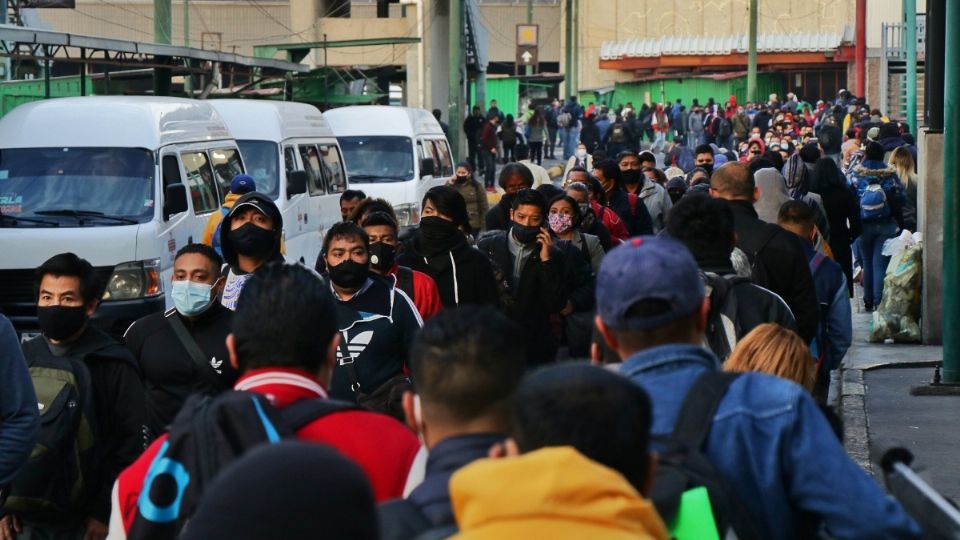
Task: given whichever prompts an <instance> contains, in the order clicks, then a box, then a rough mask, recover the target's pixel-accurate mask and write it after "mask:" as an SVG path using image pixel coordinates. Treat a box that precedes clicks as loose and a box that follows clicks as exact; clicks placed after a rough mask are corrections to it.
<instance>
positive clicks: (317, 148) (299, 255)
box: [209, 99, 347, 267]
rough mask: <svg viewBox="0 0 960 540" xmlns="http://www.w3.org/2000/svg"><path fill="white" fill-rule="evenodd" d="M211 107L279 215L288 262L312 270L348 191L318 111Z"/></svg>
mask: <svg viewBox="0 0 960 540" xmlns="http://www.w3.org/2000/svg"><path fill="white" fill-rule="evenodd" d="M209 103H210V105H211V106H212V107H213V108H214V109H216V111H217V112H218V113H220V116H221V117H222V118H223V121H224V122H225V123H226V124H227V129H229V130H230V134H231V135H233V137H234V138H235V139H236V141H237V145H238V146H239V147H240V154H241V155H242V156H243V163H244V165H245V166H246V170H247V174H249V175H250V176H252V177H253V179H254V180H255V181H256V183H257V191H259V192H261V193H265V194H267V195H269V196H270V198H272V199H273V200H274V201H275V202H276V203H277V207H278V208H279V209H280V212H281V214H283V234H284V242H285V245H286V256H287V258H288V259H290V260H297V261H300V262H303V263H305V264H307V265H308V266H310V267H312V266H313V263H314V261H316V260H317V256H318V255H319V254H320V247H321V245H322V242H323V235H324V234H326V230H327V229H328V228H329V227H330V226H331V225H333V224H334V223H336V222H338V221H340V194H341V193H343V192H344V191H346V189H347V175H346V171H345V170H344V165H343V159H342V157H341V154H340V147H339V146H338V145H337V139H336V138H335V137H334V136H333V130H331V129H330V126H329V125H328V124H327V122H326V120H324V118H323V115H322V114H320V111H319V110H317V108H316V107H314V106H312V105H307V104H305V103H293V102H289V101H264V100H252V99H214V100H211V101H210V102H209ZM304 183H305V185H306V192H304V187H303V186H304Z"/></svg>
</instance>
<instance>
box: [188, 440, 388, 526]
mask: <svg viewBox="0 0 960 540" xmlns="http://www.w3.org/2000/svg"><path fill="white" fill-rule="evenodd" d="M378 534H379V532H378V526H377V512H376V503H375V502H374V498H373V490H372V489H371V488H370V484H369V482H368V481H367V477H366V475H364V473H363V471H362V470H361V469H360V467H359V466H357V465H356V464H355V463H353V462H352V461H350V460H349V459H347V458H345V457H343V456H342V455H341V454H340V453H338V452H337V451H336V450H334V449H333V448H331V447H329V446H326V445H323V444H317V443H304V442H296V441H284V442H281V443H278V444H269V445H263V446H260V447H258V448H255V449H253V450H251V451H250V452H248V453H247V454H246V455H244V456H243V457H242V458H240V459H238V460H236V461H234V462H233V463H231V464H230V465H229V466H227V467H225V468H224V469H223V470H222V471H221V472H220V473H219V474H218V475H217V477H216V479H215V480H214V481H213V483H212V484H210V486H209V487H208V488H207V489H206V490H205V491H204V494H203V499H202V500H201V501H200V505H199V506H198V507H197V511H196V513H195V514H194V515H193V517H192V518H191V519H190V521H188V522H187V525H186V527H185V528H184V530H183V533H182V534H181V535H180V538H181V540H200V539H203V540H210V539H218V538H224V539H226V538H229V539H230V540H248V539H249V540H255V539H256V540H262V539H264V538H284V539H285V540H315V539H317V538H323V539H324V540H341V539H342V540H368V539H369V540H376V538H377V536H378Z"/></svg>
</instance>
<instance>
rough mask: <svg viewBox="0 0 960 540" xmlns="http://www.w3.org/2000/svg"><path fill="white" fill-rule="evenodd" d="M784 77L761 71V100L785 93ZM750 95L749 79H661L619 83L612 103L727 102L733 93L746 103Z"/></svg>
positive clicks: (759, 82) (759, 81)
mask: <svg viewBox="0 0 960 540" xmlns="http://www.w3.org/2000/svg"><path fill="white" fill-rule="evenodd" d="M784 88H785V86H784V82H783V76H782V75H780V74H779V73H761V74H759V75H758V76H757V92H758V97H759V98H760V99H761V100H764V101H765V100H766V98H767V96H768V95H769V94H771V93H777V94H780V95H781V96H782V95H783V93H784ZM746 94H747V78H746V76H744V77H737V78H735V79H727V80H723V81H717V80H713V79H700V78H697V79H664V80H660V81H637V82H622V83H617V84H616V87H615V90H614V94H613V99H612V101H611V102H612V104H613V106H614V107H616V106H617V105H626V104H627V103H628V102H632V103H633V105H634V106H635V107H639V106H640V105H642V104H643V103H644V102H645V101H646V98H647V97H648V95H649V99H650V101H651V102H657V103H660V102H662V101H669V102H671V103H673V102H676V101H677V98H680V99H682V100H683V103H684V104H686V105H688V106H689V105H690V103H692V102H693V99H694V98H697V99H698V100H699V101H700V103H701V104H702V103H706V102H707V100H708V99H709V98H711V97H712V98H713V99H714V101H716V102H718V103H726V102H727V100H728V99H729V98H730V96H731V95H734V96H736V98H737V103H745V102H746Z"/></svg>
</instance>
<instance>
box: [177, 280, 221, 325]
mask: <svg viewBox="0 0 960 540" xmlns="http://www.w3.org/2000/svg"><path fill="white" fill-rule="evenodd" d="M212 292H213V285H208V284H206V283H197V282H195V281H189V280H183V281H174V282H173V290H172V293H171V294H172V296H173V305H174V307H176V308H177V311H179V312H180V314H181V315H183V316H185V317H196V316H197V315H200V314H201V313H203V312H204V311H206V310H207V309H209V308H210V306H212V305H213V298H212V296H213V295H212Z"/></svg>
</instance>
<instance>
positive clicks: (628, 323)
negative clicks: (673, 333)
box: [597, 236, 706, 330]
mask: <svg viewBox="0 0 960 540" xmlns="http://www.w3.org/2000/svg"><path fill="white" fill-rule="evenodd" d="M705 296H706V292H705V289H704V285H703V278H702V277H701V276H700V268H699V267H698V266H697V261H696V260H695V259H694V258H693V255H692V254H690V251H689V250H687V247H686V246H684V245H683V244H681V243H680V242H678V241H677V240H674V239H673V238H669V237H665V236H639V237H636V238H631V239H629V240H627V241H625V242H624V243H622V244H620V245H619V246H618V247H616V248H614V249H613V250H611V251H610V253H607V255H606V256H605V257H604V258H603V262H602V263H601V264H600V272H599V273H598V274H597V313H598V314H599V315H600V318H601V319H602V320H603V322H604V324H606V325H608V326H609V327H610V328H613V329H615V330H649V329H651V328H658V327H661V326H663V325H666V324H669V323H671V322H673V321H675V320H677V319H679V318H681V317H686V316H688V315H691V314H692V313H693V312H694V311H696V310H697V309H699V308H700V306H701V304H702V303H703V299H704V297H705ZM642 300H660V301H663V302H664V303H665V306H666V309H665V310H664V311H661V312H659V313H653V314H645V315H641V314H637V313H631V312H630V310H631V308H633V307H634V306H635V305H636V304H637V303H638V302H640V301H642Z"/></svg>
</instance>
